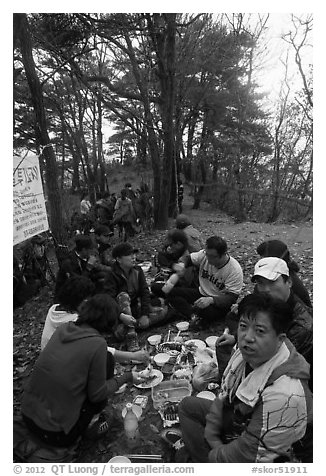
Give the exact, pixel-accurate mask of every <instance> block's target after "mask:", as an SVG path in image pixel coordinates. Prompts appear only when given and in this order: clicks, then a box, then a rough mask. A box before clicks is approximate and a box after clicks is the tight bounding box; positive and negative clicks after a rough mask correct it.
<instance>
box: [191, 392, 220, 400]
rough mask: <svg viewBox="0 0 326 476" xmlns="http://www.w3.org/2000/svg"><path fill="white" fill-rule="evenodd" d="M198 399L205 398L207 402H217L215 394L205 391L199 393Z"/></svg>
mask: <svg viewBox="0 0 326 476" xmlns="http://www.w3.org/2000/svg"><path fill="white" fill-rule="evenodd" d="M196 397H199V398H205V399H206V400H215V398H216V395H215V394H214V393H213V392H209V391H208V390H205V391H204V392H200V393H198V395H196Z"/></svg>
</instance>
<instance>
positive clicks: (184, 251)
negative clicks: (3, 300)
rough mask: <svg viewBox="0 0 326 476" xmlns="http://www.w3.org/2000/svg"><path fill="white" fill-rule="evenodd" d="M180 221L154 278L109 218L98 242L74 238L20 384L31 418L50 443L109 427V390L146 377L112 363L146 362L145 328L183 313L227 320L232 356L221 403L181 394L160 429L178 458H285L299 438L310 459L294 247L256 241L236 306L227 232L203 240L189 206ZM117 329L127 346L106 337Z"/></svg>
mask: <svg viewBox="0 0 326 476" xmlns="http://www.w3.org/2000/svg"><path fill="white" fill-rule="evenodd" d="M175 225H176V226H175V228H174V229H172V230H170V231H169V232H168V233H167V237H166V241H165V243H164V245H163V247H162V250H161V251H160V252H159V253H158V254H157V256H156V265H157V273H156V274H155V276H152V278H153V281H152V283H151V284H150V285H149V284H148V283H147V281H146V277H145V274H144V272H143V270H142V268H141V267H140V266H139V265H137V262H136V256H137V250H136V249H134V247H133V246H132V245H131V244H130V243H127V242H126V243H120V244H118V245H116V246H115V247H114V248H113V249H112V252H110V249H109V248H110V230H109V229H108V228H107V227H105V226H100V227H98V228H97V229H95V239H96V247H95V248H94V244H93V242H92V240H91V238H90V237H89V236H83V235H77V236H76V239H75V241H76V247H75V249H74V250H73V251H71V252H70V254H69V256H68V257H67V259H66V260H65V261H64V262H62V263H61V266H60V269H59V271H58V275H57V281H56V288H55V299H54V304H53V305H52V306H51V308H50V309H49V311H48V315H47V317H46V321H45V325H44V329H43V334H42V341H41V349H42V350H41V353H40V356H39V358H38V359H37V361H36V364H35V366H34V369H33V372H32V375H31V378H30V380H29V382H28V385H27V387H26V389H25V392H24V396H23V401H22V408H21V411H22V417H23V419H24V422H25V424H26V426H27V427H28V429H29V431H30V432H32V433H33V434H34V435H36V436H37V438H39V439H40V440H41V441H42V442H43V444H47V445H53V446H55V447H66V446H69V445H73V444H75V443H76V441H79V439H80V438H81V437H84V436H88V437H89V438H100V437H101V436H103V435H104V434H106V433H108V432H110V424H111V422H110V418H111V417H110V416H108V412H107V409H108V401H109V399H110V397H111V396H112V395H113V394H114V392H116V391H117V390H118V389H119V387H120V386H121V385H122V384H124V383H128V382H131V383H132V382H134V383H135V382H141V379H142V377H141V376H140V375H139V374H138V373H137V372H125V373H124V374H123V375H122V376H119V377H116V376H115V375H114V362H115V361H120V362H132V361H138V362H144V363H148V362H149V359H150V356H149V354H148V352H147V351H145V350H141V349H140V346H139V343H138V338H137V336H138V333H139V332H142V330H144V329H148V328H150V327H152V326H157V325H163V324H165V323H167V322H171V321H175V320H176V319H178V320H180V318H182V319H183V320H184V319H186V320H189V321H190V323H191V328H192V329H205V327H207V326H210V325H214V323H221V322H225V325H226V326H227V327H228V328H229V333H228V334H223V335H222V336H220V337H219V338H218V339H217V342H216V351H217V355H218V350H219V349H221V348H223V347H224V350H226V353H227V354H228V358H227V362H226V364H225V367H226V368H225V370H224V372H223V375H221V380H220V382H219V384H220V393H219V394H218V396H217V398H216V399H215V400H214V402H211V401H208V400H203V399H200V398H196V397H186V398H185V399H183V400H182V402H181V403H180V405H179V418H180V430H175V431H172V430H171V431H169V432H165V436H164V438H165V440H166V441H168V442H169V444H170V445H171V446H172V447H173V448H175V449H176V450H177V451H176V454H175V461H179V462H190V461H191V462H231V463H232V462H234V463H236V462H255V461H257V462H273V461H286V460H287V458H289V457H290V454H292V453H291V452H293V448H294V447H295V445H297V448H296V449H297V450H298V451H297V453H296V454H300V456H299V457H300V458H301V461H309V457H310V456H306V453H304V452H303V451H301V453H300V451H299V450H300V448H301V449H302V448H304V449H305V450H306V449H307V447H309V444H311V438H312V437H311V434H312V432H311V428H312V305H311V302H310V298H309V294H308V292H307V290H306V288H305V287H304V285H303V283H302V282H301V280H300V278H299V277H298V275H297V272H298V266H297V265H296V263H295V262H294V261H293V260H291V258H290V253H289V250H288V248H287V246H286V245H285V244H284V243H283V242H281V241H279V240H269V241H267V242H264V243H262V244H261V245H259V246H258V248H257V252H258V253H259V255H260V256H261V259H259V260H258V262H257V263H256V265H255V267H254V270H253V275H252V281H253V283H254V285H255V287H254V290H253V292H252V293H251V294H248V295H247V296H245V297H244V298H243V299H241V300H240V302H239V303H238V304H237V305H236V303H237V301H238V298H239V296H240V293H241V292H242V290H243V285H244V283H243V271H242V268H241V265H240V264H239V262H238V261H237V260H236V259H235V258H234V257H232V256H231V255H230V254H229V252H228V247H227V243H226V241H225V240H224V239H223V238H221V237H219V236H211V237H209V238H208V239H207V240H206V242H204V240H203V239H202V236H201V233H200V232H199V231H198V230H196V229H195V228H194V227H193V226H192V224H191V222H190V220H189V219H188V217H187V216H185V215H180V216H178V217H177V219H176V223H175ZM110 338H113V340H118V341H121V342H124V343H125V344H126V346H125V349H126V350H125V351H121V350H116V349H115V348H113V347H108V345H107V342H108V341H109V339H110ZM105 409H106V413H105V412H104V410H105ZM109 413H110V412H109ZM103 415H105V416H104V417H103ZM298 448H299V449H298ZM309 454H311V452H310V453H309ZM305 458H306V459H305Z"/></svg>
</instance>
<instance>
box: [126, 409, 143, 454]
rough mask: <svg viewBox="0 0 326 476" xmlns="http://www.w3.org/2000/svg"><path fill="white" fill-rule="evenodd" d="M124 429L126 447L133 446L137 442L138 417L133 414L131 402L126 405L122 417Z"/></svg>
mask: <svg viewBox="0 0 326 476" xmlns="http://www.w3.org/2000/svg"><path fill="white" fill-rule="evenodd" d="M123 425H124V429H125V435H126V440H127V446H128V448H134V447H135V446H137V444H138V442H139V430H138V418H137V416H136V415H135V413H134V411H133V408H132V403H127V405H126V415H125V417H124V422H123Z"/></svg>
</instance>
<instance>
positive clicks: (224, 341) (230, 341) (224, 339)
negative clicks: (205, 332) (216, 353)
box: [215, 334, 235, 347]
mask: <svg viewBox="0 0 326 476" xmlns="http://www.w3.org/2000/svg"><path fill="white" fill-rule="evenodd" d="M234 344H235V337H234V336H233V335H232V334H222V335H221V336H220V337H218V339H216V343H215V346H216V347H223V346H224V345H234Z"/></svg>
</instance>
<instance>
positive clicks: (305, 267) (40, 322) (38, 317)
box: [13, 201, 313, 463]
mask: <svg viewBox="0 0 326 476" xmlns="http://www.w3.org/2000/svg"><path fill="white" fill-rule="evenodd" d="M184 213H186V214H187V215H188V216H189V217H190V218H191V220H192V222H193V225H194V226H195V227H196V228H198V229H199V230H200V231H201V232H202V234H203V237H204V238H208V237H209V236H211V235H214V234H216V235H219V236H223V237H224V238H225V239H226V241H227V242H228V246H229V252H230V254H231V255H232V256H233V257H235V258H236V259H237V260H238V261H239V262H240V264H241V266H242V268H243V271H244V282H245V287H244V290H243V294H247V293H248V292H250V291H251V290H252V283H251V281H250V277H251V275H252V272H253V268H254V264H255V262H256V261H257V260H258V258H259V257H258V255H257V253H256V247H257V246H258V244H259V243H261V242H262V241H265V240H267V239H280V240H282V241H284V242H285V243H286V244H287V245H288V248H289V250H290V253H291V257H292V258H293V259H294V260H295V261H296V262H297V263H298V264H299V266H300V272H299V275H300V278H301V279H302V281H303V282H304V284H305V285H306V287H307V288H308V291H309V292H310V295H311V298H312V291H313V289H312V280H313V266H312V256H313V253H312V234H313V233H312V223H311V222H307V223H296V224H284V223H279V224H265V223H253V222H244V223H235V221H234V220H233V219H232V217H228V216H226V215H224V214H222V213H220V212H218V211H216V210H212V209H211V208H210V206H209V205H208V204H205V203H204V204H202V206H201V209H200V210H192V209H191V205H190V202H189V203H187V201H186V203H185V210H184ZM172 226H173V222H172V221H171V227H172ZM165 234H166V231H158V230H155V231H153V232H151V233H140V234H138V235H137V236H135V237H134V238H133V239H132V244H133V245H135V246H137V248H138V249H139V250H140V252H139V256H138V259H139V261H143V260H148V259H150V257H151V255H153V254H154V253H155V252H156V251H158V250H159V249H160V248H161V245H162V241H163V238H164V235H165ZM117 240H118V238H117V237H115V238H114V239H113V243H116V242H117ZM55 267H56V264H55V262H54V261H53V268H54V270H55ZM52 297H53V286H51V285H50V286H48V287H46V288H43V289H42V291H41V293H40V294H39V295H38V296H36V297H34V298H33V299H31V300H30V301H29V302H27V303H26V304H25V305H24V306H23V307H21V308H18V309H16V310H15V311H14V321H13V329H14V335H13V358H14V365H13V396H14V399H13V410H14V414H15V415H17V414H19V412H20V403H21V397H22V392H23V387H24V384H25V382H26V379H28V376H29V375H30V372H31V371H32V369H33V365H34V362H35V360H36V359H37V357H38V355H39V352H40V341H41V334H42V330H43V326H44V321H45V318H46V314H47V310H48V308H49V307H50V306H51V304H52ZM169 327H170V329H171V330H172V332H173V331H175V327H174V325H173V324H170V325H169ZM222 330H223V323H218V324H216V326H215V328H210V329H207V330H205V332H203V331H202V332H200V333H196V334H194V333H192V334H189V333H188V334H186V335H185V337H188V338H190V337H196V338H202V339H204V338H205V337H207V336H208V335H212V334H214V335H219V334H220V333H221V332H222ZM167 332H168V326H166V327H159V328H156V329H155V330H150V331H146V332H143V333H142V334H141V335H140V343H141V344H143V345H146V340H147V336H148V335H150V334H153V333H155V334H156V333H162V334H164V335H166V334H167ZM124 370H130V366H125V367H122V366H120V365H117V371H118V372H123V371H124ZM138 394H145V395H147V396H148V397H149V398H148V404H147V406H146V409H145V410H144V411H143V414H142V417H141V420H140V436H141V439H140V443H139V445H138V446H137V447H136V448H134V449H133V450H132V451H130V450H128V449H127V447H126V441H125V439H124V436H123V423H122V417H121V411H122V409H123V407H124V406H125V404H126V403H127V402H130V401H132V400H133V398H134V397H135V396H136V395H138ZM109 405H110V407H111V409H113V411H114V413H115V414H116V416H117V418H118V422H117V425H116V426H115V427H114V428H113V429H112V431H111V432H110V433H109V434H107V435H106V436H105V437H104V438H103V439H102V440H99V441H97V442H90V441H84V442H82V444H81V445H80V448H79V455H78V462H81V463H87V462H106V461H108V460H109V459H110V458H111V457H112V456H115V455H121V454H126V453H130V452H132V453H136V454H143V455H147V454H150V455H162V457H163V459H162V461H163V462H169V461H170V453H169V451H168V448H167V447H166V445H165V443H164V442H162V440H161V438H160V435H159V433H160V431H161V430H162V428H163V425H162V420H161V418H160V416H159V415H158V413H157V411H156V410H154V408H153V406H152V400H151V393H150V390H139V389H137V388H135V387H133V386H131V385H129V386H128V387H127V389H126V390H125V392H123V393H121V394H118V395H115V396H114V397H113V399H112V400H111V401H110V404H109Z"/></svg>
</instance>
